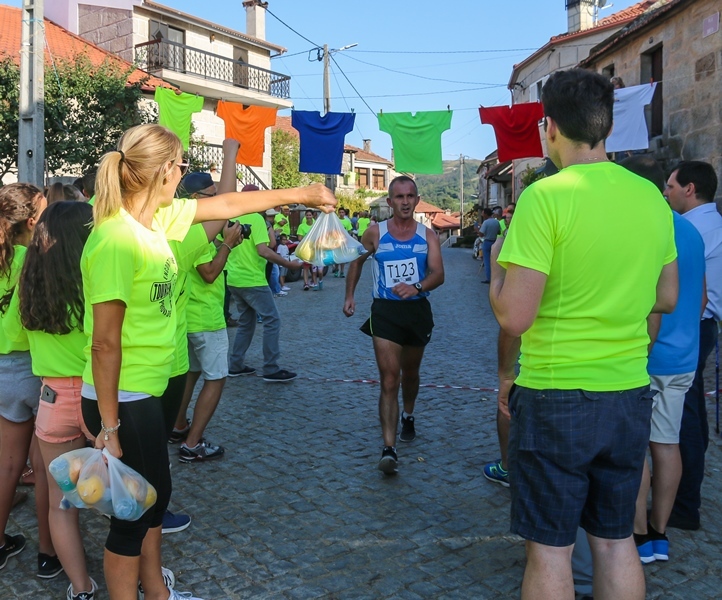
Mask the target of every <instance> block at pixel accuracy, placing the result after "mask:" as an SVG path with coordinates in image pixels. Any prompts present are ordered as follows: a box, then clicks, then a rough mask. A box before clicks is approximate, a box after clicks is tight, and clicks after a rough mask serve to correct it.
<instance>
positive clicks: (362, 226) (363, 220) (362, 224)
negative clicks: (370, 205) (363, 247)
mask: <svg viewBox="0 0 722 600" xmlns="http://www.w3.org/2000/svg"><path fill="white" fill-rule="evenodd" d="M370 224H371V219H369V218H368V217H359V220H358V223H356V228H357V229H356V230H357V231H358V236H359V238H360V237H361V236H362V235H363V234H364V231H366V230H367V229H368V228H369V225H370Z"/></svg>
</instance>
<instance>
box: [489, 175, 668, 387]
mask: <svg viewBox="0 0 722 600" xmlns="http://www.w3.org/2000/svg"><path fill="white" fill-rule="evenodd" d="M630 206H633V207H634V210H635V214H637V215H639V218H638V219H634V220H630V219H620V218H618V216H619V215H622V214H624V213H625V212H626V211H628V210H629V207H630ZM676 256H677V252H676V249H675V244H674V228H673V224H672V211H671V210H670V208H669V206H668V205H667V203H666V202H665V200H664V198H663V197H662V195H661V194H660V193H659V190H657V188H656V187H655V186H654V185H653V184H651V183H650V182H648V181H646V180H645V179H642V178H641V177H638V176H636V175H634V174H632V173H631V172H629V171H627V170H626V169H625V168H623V167H620V166H618V165H615V164H614V163H609V162H601V163H594V164H581V165H573V166H570V167H567V168H565V169H563V170H562V171H560V172H559V173H558V174H556V175H554V176H553V177H548V178H545V179H542V180H540V181H537V182H536V183H535V184H534V185H533V186H530V187H528V188H527V189H526V190H524V193H523V194H522V195H521V197H520V198H519V203H518V205H517V209H516V211H515V214H514V229H511V228H509V232H508V233H507V236H506V240H505V242H504V246H503V248H502V250H501V254H500V256H499V263H500V264H501V265H502V266H503V267H504V268H508V266H509V265H510V264H515V265H519V266H522V267H526V268H528V269H533V270H535V271H539V272H541V273H545V274H546V275H547V281H546V286H545V288H544V293H543V295H542V298H541V303H540V306H539V312H538V314H537V317H536V319H535V321H534V323H533V325H532V326H531V328H530V329H529V330H528V331H527V332H526V333H524V334H523V335H522V338H521V339H522V342H521V359H520V364H521V370H520V374H519V377H518V378H517V383H518V384H519V385H522V386H525V387H529V388H532V389H537V390H543V389H577V388H579V389H584V390H589V391H600V392H601V391H621V390H627V389H633V388H637V387H641V386H644V385H647V384H648V383H649V376H648V375H647V344H648V343H649V337H648V335H647V321H646V319H647V316H648V315H649V313H650V311H651V309H652V306H653V305H654V303H655V300H656V286H657V281H658V280H659V275H660V273H661V271H662V267H663V266H664V265H666V264H668V263H670V262H672V261H673V260H674V259H675V258H676Z"/></svg>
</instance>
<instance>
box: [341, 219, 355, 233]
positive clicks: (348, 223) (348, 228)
mask: <svg viewBox="0 0 722 600" xmlns="http://www.w3.org/2000/svg"><path fill="white" fill-rule="evenodd" d="M341 225H343V228H344V229H345V230H346V231H349V232H350V231H352V230H353V223H351V219H349V218H348V217H344V218H343V219H341Z"/></svg>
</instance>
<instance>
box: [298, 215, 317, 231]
mask: <svg viewBox="0 0 722 600" xmlns="http://www.w3.org/2000/svg"><path fill="white" fill-rule="evenodd" d="M315 222H316V219H313V221H312V222H311V224H310V225H309V224H308V223H306V218H305V217H304V219H303V221H301V224H300V225H299V226H298V229H296V235H299V236H301V235H306V234H308V232H309V231H311V227H313V224H314V223H315Z"/></svg>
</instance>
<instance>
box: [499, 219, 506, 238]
mask: <svg viewBox="0 0 722 600" xmlns="http://www.w3.org/2000/svg"><path fill="white" fill-rule="evenodd" d="M505 231H506V219H502V220H501V221H499V235H504V232H505Z"/></svg>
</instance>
